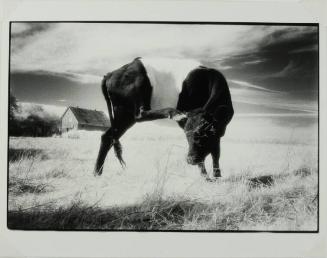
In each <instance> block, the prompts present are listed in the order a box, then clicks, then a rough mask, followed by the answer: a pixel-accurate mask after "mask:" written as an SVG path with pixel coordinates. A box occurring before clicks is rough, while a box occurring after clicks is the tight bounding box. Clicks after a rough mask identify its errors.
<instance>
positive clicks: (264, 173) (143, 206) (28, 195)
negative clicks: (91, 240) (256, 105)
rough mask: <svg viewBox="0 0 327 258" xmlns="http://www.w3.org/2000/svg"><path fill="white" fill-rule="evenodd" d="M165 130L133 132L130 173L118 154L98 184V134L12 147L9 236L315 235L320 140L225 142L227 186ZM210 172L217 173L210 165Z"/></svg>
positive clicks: (23, 141)
mask: <svg viewBox="0 0 327 258" xmlns="http://www.w3.org/2000/svg"><path fill="white" fill-rule="evenodd" d="M160 128H161V131H159V132H158V131H157V129H158V127H157V126H156V125H151V124H143V125H139V126H137V127H135V128H134V129H133V130H131V131H130V132H129V133H128V134H127V135H126V136H125V137H124V138H123V139H122V144H123V147H124V157H125V160H126V161H127V165H128V167H127V168H126V169H125V170H123V169H122V168H121V167H120V165H119V163H118V161H117V160H116V159H115V158H114V156H113V154H112V153H110V155H109V156H108V158H107V162H106V164H105V167H104V174H103V175H102V176H101V177H98V178H95V177H93V175H92V170H93V165H94V161H95V158H96V154H97V150H98V145H99V135H100V134H94V133H87V132H84V133H82V134H80V135H77V134H74V135H77V136H78V137H74V138H68V137H67V138H11V139H10V163H9V210H8V227H9V228H11V229H56V230H58V229H64V230H69V229H92V230H214V231H224V230H228V231H230V230H231V231H234V230H236V231H238V230H260V231H261V230H265V231H266V230H268V231H279V230H282V231H285V230H287V231H301V230H307V231H315V230H316V229H317V199H318V198H317V194H318V193H317V148H316V145H315V142H314V141H313V142H310V141H307V142H300V141H299V142H298V143H296V144H295V143H294V141H296V136H293V138H292V139H289V138H287V137H284V138H282V137H280V135H279V136H278V138H276V139H278V141H277V140H276V142H274V141H270V140H269V141H265V139H262V141H261V142H260V141H259V139H257V140H253V141H245V140H244V141H243V140H242V139H237V140H235V139H236V138H235V137H234V138H233V137H232V136H231V135H227V136H226V138H225V139H224V140H223V143H222V144H223V152H222V154H223V155H222V162H221V166H222V169H223V178H221V179H219V180H217V181H215V182H211V183H210V182H206V181H205V180H203V178H202V177H201V176H200V173H199V171H198V170H197V169H196V168H195V167H192V166H189V165H187V164H186V162H185V153H186V148H187V147H186V142H185V140H184V136H183V133H182V131H180V130H179V129H177V128H167V129H166V130H162V127H160ZM144 130H148V131H149V132H150V131H151V130H152V131H151V132H152V133H146V134H145V133H144ZM146 135H147V136H146ZM286 135H287V134H286ZM292 135H294V133H293V132H292ZM269 137H270V138H269V139H272V138H273V137H272V136H271V135H269ZM246 139H249V138H248V137H247V136H246ZM288 140H290V141H288ZM301 140H302V141H303V137H302V138H301ZM206 165H207V167H208V168H210V167H209V166H210V160H208V161H207V164H206Z"/></svg>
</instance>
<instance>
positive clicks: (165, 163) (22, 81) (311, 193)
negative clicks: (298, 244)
mask: <svg viewBox="0 0 327 258" xmlns="http://www.w3.org/2000/svg"><path fill="white" fill-rule="evenodd" d="M318 33H319V30H318V25H317V24H309V23H307V24H278V23H275V24H268V23H209V22H206V23H201V22H11V23H10V58H9V66H10V69H9V86H8V87H9V94H8V95H9V96H8V98H9V107H8V211H7V214H8V216H7V226H8V228H9V229H15V230H70V231H71V230H84V231H89V230H95V231H178V232H190V231H192V232H211V231H212V232H262V231H263V232H318V226H319V225H318V200H319V192H318V176H319V171H318V152H319V148H318V136H319V135H318V122H319V106H318V104H319V103H318V99H319V63H318V61H319V45H318V41H319V40H318Z"/></svg>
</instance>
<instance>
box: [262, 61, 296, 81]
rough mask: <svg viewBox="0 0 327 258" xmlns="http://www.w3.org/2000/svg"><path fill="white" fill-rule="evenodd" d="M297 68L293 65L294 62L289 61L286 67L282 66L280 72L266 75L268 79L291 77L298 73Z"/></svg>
mask: <svg viewBox="0 0 327 258" xmlns="http://www.w3.org/2000/svg"><path fill="white" fill-rule="evenodd" d="M298 69H299V67H298V66H297V65H296V64H295V62H294V61H290V62H289V63H288V64H287V65H286V66H284V67H283V68H282V69H281V70H280V71H278V72H275V73H272V74H269V75H266V76H267V77H270V78H282V77H287V76H290V75H293V74H294V73H295V72H296V71H298Z"/></svg>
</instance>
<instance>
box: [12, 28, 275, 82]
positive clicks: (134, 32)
mask: <svg viewBox="0 0 327 258" xmlns="http://www.w3.org/2000/svg"><path fill="white" fill-rule="evenodd" d="M44 24H45V25H42V26H39V24H37V25H34V26H29V25H26V24H21V23H17V24H16V23H14V24H13V25H12V31H13V34H14V35H20V36H19V37H14V38H13V50H14V51H13V56H12V71H15V70H23V71H35V70H44V71H49V72H55V73H63V74H67V73H72V74H80V75H81V74H85V73H86V74H88V75H94V76H102V75H103V74H104V73H106V72H108V71H110V70H112V69H115V68H117V67H119V66H120V65H123V64H125V63H126V62H129V61H130V60H132V59H134V58H135V57H137V56H153V55H155V56H163V57H187V58H193V59H196V60H199V61H200V60H206V61H208V62H211V61H212V60H219V59H224V58H226V57H230V56H233V55H237V54H242V53H248V52H251V51H254V50H255V49H256V48H257V47H258V46H259V45H260V42H261V40H262V38H265V35H267V34H269V33H272V31H275V30H277V29H279V28H270V29H263V28H261V29H258V28H257V27H255V26H236V25H233V26H231V25H221V26H197V25H192V26H190V25H179V26H174V25H159V24H128V25H126V24H79V23H76V24H74V23H69V24H65V23H62V24H57V25H56V26H48V25H47V24H46V23H44ZM37 32H38V33H37ZM195 35H196V37H195ZM222 35H223V37H222ZM246 35H251V37H248V36H246ZM218 66H219V65H218ZM219 68H220V69H222V70H228V69H231V68H232V67H231V66H230V65H223V64H222V63H221V64H220V66H219ZM73 79H75V80H78V79H82V81H83V80H84V78H83V76H77V77H75V78H73Z"/></svg>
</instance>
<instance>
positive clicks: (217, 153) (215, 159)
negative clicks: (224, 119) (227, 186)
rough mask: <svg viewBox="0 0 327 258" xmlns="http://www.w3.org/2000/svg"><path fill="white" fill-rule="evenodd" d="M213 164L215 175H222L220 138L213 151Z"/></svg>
mask: <svg viewBox="0 0 327 258" xmlns="http://www.w3.org/2000/svg"><path fill="white" fill-rule="evenodd" d="M211 157H212V166H213V176H214V177H215V178H217V177H221V172H220V168H219V158H220V138H219V139H218V142H217V144H216V145H215V146H214V148H213V150H212V152H211Z"/></svg>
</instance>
